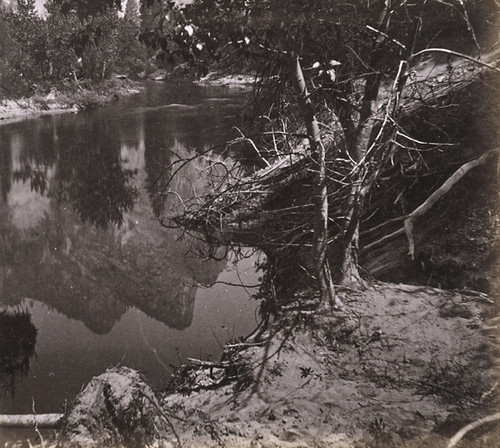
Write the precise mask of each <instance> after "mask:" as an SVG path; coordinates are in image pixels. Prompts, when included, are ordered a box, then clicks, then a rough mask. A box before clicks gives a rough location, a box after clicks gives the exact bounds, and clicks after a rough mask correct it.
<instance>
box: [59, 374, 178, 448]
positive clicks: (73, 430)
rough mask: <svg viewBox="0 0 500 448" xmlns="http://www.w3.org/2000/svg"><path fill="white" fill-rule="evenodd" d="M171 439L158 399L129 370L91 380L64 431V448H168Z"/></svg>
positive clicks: (72, 409)
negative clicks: (153, 446) (150, 447)
mask: <svg viewBox="0 0 500 448" xmlns="http://www.w3.org/2000/svg"><path fill="white" fill-rule="evenodd" d="M167 439H170V440H171V439H172V434H171V433H170V431H169V426H168V423H167V421H166V420H165V417H164V416H162V413H161V411H160V407H159V404H158V401H157V398H156V396H155V394H154V392H153V391H152V390H151V388H150V387H149V386H148V385H147V384H146V383H145V382H144V379H143V378H142V376H141V375H140V374H139V373H138V372H136V371H135V370H132V369H130V368H128V367H119V368H112V369H109V370H107V371H106V372H105V373H103V374H102V375H99V376H97V377H95V378H93V379H92V381H91V382H90V383H89V384H88V385H87V387H86V388H85V389H84V390H83V392H81V393H80V395H78V397H77V398H76V400H75V402H74V404H73V406H72V408H71V409H70V412H69V414H68V416H67V418H66V421H65V423H64V426H63V430H62V432H61V442H62V443H61V444H62V446H65V447H82V448H83V447H85V448H93V447H96V448H97V447H101V446H114V447H115V446H116V447H127V448H135V447H144V446H147V445H152V444H155V445H156V446H159V447H167V446H170V445H171V444H170V443H169V442H168V441H167Z"/></svg>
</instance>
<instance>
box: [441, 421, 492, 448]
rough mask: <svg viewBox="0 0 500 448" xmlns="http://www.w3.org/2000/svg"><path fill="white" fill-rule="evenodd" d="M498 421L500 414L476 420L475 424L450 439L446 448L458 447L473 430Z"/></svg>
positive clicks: (470, 424)
mask: <svg viewBox="0 0 500 448" xmlns="http://www.w3.org/2000/svg"><path fill="white" fill-rule="evenodd" d="M497 420H500V412H497V413H496V414H492V415H488V416H487V417H483V418H481V419H479V420H476V421H475V422H472V423H469V424H468V425H467V426H464V427H463V428H462V429H461V430H460V431H458V432H457V433H456V434H455V435H454V436H453V437H452V438H451V439H450V442H449V443H448V445H446V448H453V447H454V446H456V444H457V443H458V442H460V440H462V437H463V436H465V434H467V433H468V432H469V431H472V430H473V429H476V428H478V427H479V426H481V425H484V424H485V423H490V422H495V421H497Z"/></svg>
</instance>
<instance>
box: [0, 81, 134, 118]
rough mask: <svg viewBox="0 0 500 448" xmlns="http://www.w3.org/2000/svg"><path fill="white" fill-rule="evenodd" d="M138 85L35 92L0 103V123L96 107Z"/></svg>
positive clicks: (110, 83) (123, 83)
mask: <svg viewBox="0 0 500 448" xmlns="http://www.w3.org/2000/svg"><path fill="white" fill-rule="evenodd" d="M141 91H142V88H141V86H140V84H138V83H134V82H132V81H128V80H112V81H108V82H105V83H103V84H101V85H97V86H95V88H91V89H84V88H80V89H76V88H74V90H73V91H59V90H57V89H55V88H53V89H51V90H50V92H49V93H36V94H34V95H33V96H31V97H30V98H20V99H6V100H0V124H2V123H10V122H12V121H17V120H23V119H27V118H34V117H37V116H41V115H49V114H59V113H76V112H79V111H84V110H89V109H95V108H98V107H100V106H102V105H104V104H106V103H109V102H112V101H115V100H117V99H119V98H120V97H123V96H127V95H134V94H136V93H140V92H141Z"/></svg>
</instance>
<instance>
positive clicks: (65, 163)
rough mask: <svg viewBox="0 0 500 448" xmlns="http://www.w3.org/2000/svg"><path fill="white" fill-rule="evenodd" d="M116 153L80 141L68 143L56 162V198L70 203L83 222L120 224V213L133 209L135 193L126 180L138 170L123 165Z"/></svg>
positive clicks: (121, 214)
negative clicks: (67, 146) (69, 144)
mask: <svg viewBox="0 0 500 448" xmlns="http://www.w3.org/2000/svg"><path fill="white" fill-rule="evenodd" d="M118 150H119V148H118ZM119 154H120V153H119V151H110V150H109V149H107V148H102V146H101V145H94V146H88V145H85V144H84V143H83V142H77V143H76V144H74V145H72V146H71V147H69V148H68V150H67V151H64V152H63V153H62V154H61V158H62V159H63V160H60V161H59V163H58V165H57V171H56V175H55V183H56V191H55V192H54V195H55V197H56V198H57V200H58V201H67V202H69V203H70V204H72V206H73V207H74V209H75V211H76V212H77V213H78V215H79V216H80V218H81V220H82V221H84V222H88V223H90V224H93V225H95V226H97V227H101V228H104V229H106V228H108V227H109V226H110V225H113V224H116V225H118V226H120V225H122V224H123V214H124V213H126V212H130V211H132V209H133V208H134V201H135V199H136V198H137V194H138V193H137V189H136V188H135V187H133V186H131V185H130V184H129V182H130V181H131V180H132V179H133V177H134V176H135V175H136V174H137V172H136V171H135V170H129V169H125V168H123V166H122V160H121V159H120V156H119Z"/></svg>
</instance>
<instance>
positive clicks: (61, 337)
mask: <svg viewBox="0 0 500 448" xmlns="http://www.w3.org/2000/svg"><path fill="white" fill-rule="evenodd" d="M241 104H242V98H241V94H238V93H231V92H230V91H228V90H224V89H217V88H203V87H197V86H192V85H175V86H163V85H155V86H149V87H148V90H147V91H146V92H145V93H144V94H140V95H136V96H134V97H131V98H127V99H125V100H122V101H120V102H119V103H115V104H113V105H111V106H108V107H106V108H104V109H101V110H98V111H95V112H91V113H84V114H65V115H58V116H46V117H42V118H39V119H34V120H24V121H18V122H15V123H10V124H5V125H3V126H0V193H1V194H0V325H1V327H0V413H25V412H31V410H32V405H33V402H34V404H35V408H36V411H37V412H40V413H42V412H59V411H61V410H62V408H63V405H64V402H65V400H72V399H73V398H74V397H75V396H76V395H77V394H78V392H79V391H80V389H81V388H82V386H83V385H85V384H86V383H87V382H88V381H89V380H90V379H91V377H92V376H94V375H97V374H100V373H102V372H103V371H104V370H105V369H106V368H107V367H110V366H114V365H117V364H123V365H128V366H131V367H134V368H137V369H139V370H140V371H142V372H144V373H145V375H146V377H147V378H148V379H149V381H150V383H151V384H152V385H153V386H155V387H157V388H160V387H162V386H163V385H164V384H165V382H166V381H167V380H168V375H169V373H170V370H171V365H177V364H179V362H180V361H182V360H185V358H186V357H199V358H203V359H207V358H209V357H210V356H212V357H213V358H215V357H217V356H218V355H219V353H220V343H223V342H225V341H227V340H228V339H229V338H233V337H237V336H240V335H246V334H248V333H249V332H251V331H252V330H253V329H254V328H255V326H256V319H255V308H256V302H255V301H253V300H250V299H249V295H248V292H247V291H245V289H243V288H241V287H232V286H227V285H226V284H225V283H219V284H216V285H214V286H212V287H211V288H205V287H199V285H200V284H201V285H211V284H213V283H214V282H216V281H217V280H219V281H221V280H222V281H223V282H228V283H238V282H239V281H240V279H241V280H242V281H243V282H244V283H246V284H249V285H255V284H256V283H257V281H258V275H257V274H256V272H255V269H254V263H255V257H252V258H249V259H244V260H242V261H240V262H239V263H237V264H234V263H233V262H231V261H228V257H225V258H223V259H222V260H220V261H213V260H208V259H202V258H200V257H198V256H197V253H198V252H199V249H200V247H199V245H200V243H199V242H197V241H196V240H195V239H193V238H189V237H184V238H180V237H181V232H180V231H178V230H171V229H165V228H162V227H161V226H160V225H159V222H158V217H159V216H163V215H165V214H168V213H169V212H171V211H172V209H175V208H176V207H178V206H179V204H180V202H179V201H180V200H179V198H184V199H185V198H188V197H190V196H192V194H193V191H202V190H203V188H204V187H205V180H204V177H203V173H204V172H206V164H207V163H208V162H207V161H205V160H202V159H198V160H196V161H194V162H192V163H190V164H188V165H186V166H185V167H183V168H182V169H181V171H180V172H179V174H178V175H177V176H176V177H175V178H174V179H173V181H172V182H171V183H170V184H169V185H168V188H170V189H171V190H172V191H174V192H175V194H166V195H165V194H163V195H162V194H160V193H161V192H163V191H164V189H165V187H166V184H167V181H168V180H169V179H170V174H169V172H166V173H164V170H165V168H166V167H168V166H169V164H171V163H172V162H174V161H175V160H177V159H178V158H179V157H183V156H186V155H189V154H190V153H189V148H198V149H199V150H200V149H204V148H209V147H211V146H212V145H213V144H215V143H217V140H218V138H219V137H220V136H221V135H222V134H224V132H226V131H227V127H228V126H229V125H230V123H231V120H230V118H229V117H230V116H231V115H233V114H234V112H235V111H236V110H237V109H238V108H239V107H240V106H241ZM214 156H215V155H214ZM162 173H163V175H162ZM219 251H220V252H221V253H223V250H222V249H220V250H219ZM25 312H28V313H29V315H30V316H31V323H30V322H29V319H25V318H23V316H25ZM16 319H17V320H16ZM33 326H34V327H35V328H36V330H37V332H35V331H34V330H33ZM33 347H34V350H33Z"/></svg>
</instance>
